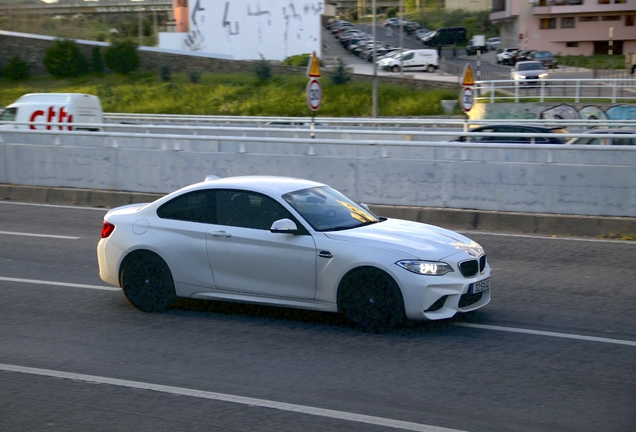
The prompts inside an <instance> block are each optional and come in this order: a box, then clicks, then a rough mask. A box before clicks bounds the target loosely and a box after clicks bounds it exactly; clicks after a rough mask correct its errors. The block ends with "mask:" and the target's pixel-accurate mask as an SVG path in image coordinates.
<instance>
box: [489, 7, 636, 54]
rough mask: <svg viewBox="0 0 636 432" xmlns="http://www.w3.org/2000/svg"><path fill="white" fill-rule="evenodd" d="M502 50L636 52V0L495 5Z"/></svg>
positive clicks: (583, 52) (495, 21)
mask: <svg viewBox="0 0 636 432" xmlns="http://www.w3.org/2000/svg"><path fill="white" fill-rule="evenodd" d="M490 20H491V21H492V22H493V23H494V24H496V25H498V26H499V28H500V35H501V39H502V45H501V48H506V47H519V48H521V49H528V50H530V49H534V50H549V51H552V53H554V54H559V53H560V54H563V55H566V54H571V55H580V54H582V55H591V54H608V53H610V52H611V53H612V54H629V53H635V52H636V0H493V6H492V11H491V13H490Z"/></svg>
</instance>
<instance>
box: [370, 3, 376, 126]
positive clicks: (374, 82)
mask: <svg viewBox="0 0 636 432" xmlns="http://www.w3.org/2000/svg"><path fill="white" fill-rule="evenodd" d="M371 7H372V8H373V11H372V13H373V20H372V28H371V36H372V37H373V91H372V97H371V99H372V104H373V118H376V117H377V116H378V64H377V63H376V62H377V45H376V39H375V33H376V31H375V24H376V16H375V13H376V8H375V0H373V1H372V2H371Z"/></svg>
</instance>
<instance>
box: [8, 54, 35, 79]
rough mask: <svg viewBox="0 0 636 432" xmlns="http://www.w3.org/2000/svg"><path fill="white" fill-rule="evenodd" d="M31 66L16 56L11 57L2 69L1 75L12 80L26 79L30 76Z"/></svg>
mask: <svg viewBox="0 0 636 432" xmlns="http://www.w3.org/2000/svg"><path fill="white" fill-rule="evenodd" d="M30 70H31V65H29V64H28V63H27V62H25V61H24V60H22V59H21V58H20V56H18V55H17V54H16V55H14V56H13V57H11V59H10V60H9V63H7V65H6V66H5V68H4V71H3V74H4V76H6V77H7V78H9V79H12V80H22V79H26V78H28V77H29V75H30V73H29V72H30Z"/></svg>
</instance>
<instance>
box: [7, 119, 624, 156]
mask: <svg viewBox="0 0 636 432" xmlns="http://www.w3.org/2000/svg"><path fill="white" fill-rule="evenodd" d="M458 123H459V122H457V121H454V122H453V121H448V124H454V125H457V124H458ZM485 123H495V122H461V123H460V124H461V125H462V131H449V130H438V131H430V130H429V131H426V130H416V129H404V130H364V129H334V128H317V129H309V128H292V129H290V128H277V127H245V126H201V125H197V126H196V129H193V127H192V125H173V124H113V123H105V124H101V125H97V124H94V123H90V124H81V123H77V124H75V123H74V124H73V126H74V127H76V128H89V127H90V128H95V127H100V128H101V129H102V130H101V131H97V132H90V131H85V130H76V131H68V130H60V128H67V127H68V123H54V122H51V123H39V124H38V126H39V127H40V128H42V127H45V126H46V125H48V126H50V127H51V130H42V129H38V130H28V129H6V128H0V142H3V139H2V134H3V133H12V132H13V133H30V132H33V133H34V134H39V135H42V134H50V135H53V136H54V140H53V144H54V145H59V144H60V143H59V137H60V136H65V135H71V136H73V135H76V136H80V135H81V136H93V137H98V136H99V137H112V138H113V142H114V143H117V139H116V138H140V137H143V138H144V139H150V140H152V139H158V140H159V139H160V140H168V141H173V142H174V143H175V144H174V145H172V147H173V148H172V149H178V148H179V144H178V142H179V141H180V140H195V141H205V140H212V141H219V140H223V141H236V142H278V143H287V144H294V143H298V144H306V143H307V142H308V141H307V140H308V139H310V140H311V141H309V142H311V143H314V144H318V145H320V144H329V145H353V146H360V145H367V146H368V145H371V146H377V145H382V146H389V147H390V146H402V147H404V146H406V147H417V146H421V145H426V146H428V145H431V144H432V145H435V144H437V145H453V144H455V145H459V144H461V145H466V144H467V143H470V144H469V145H486V146H491V145H494V144H488V143H484V142H475V141H471V138H475V137H478V136H484V137H510V138H527V137H528V134H526V133H508V132H470V133H469V132H467V131H468V125H469V124H471V125H472V124H485ZM496 123H501V122H499V121H498V122H496ZM549 123H550V125H551V126H553V125H555V124H562V125H563V124H564V123H565V122H563V121H556V120H555V121H550V122H549ZM568 123H571V121H568ZM576 123H577V128H585V127H590V126H584V125H594V126H596V127H597V126H599V124H604V125H606V126H607V127H609V125H611V127H619V126H622V127H625V126H629V127H632V128H635V129H636V121H631V122H630V121H626V122H620V121H600V122H599V121H584V120H581V121H577V122H576ZM12 124H14V125H29V124H30V123H27V122H14V123H12ZM541 124H543V125H545V124H546V121H545V120H542V121H541ZM0 125H1V124H0ZM109 128H114V129H117V131H113V130H109ZM121 129H123V130H124V131H123V132H122V131H120V130H121ZM139 129H141V131H139ZM162 129H163V130H169V132H164V133H162V132H161V130H162ZM181 132H183V133H181ZM254 134H259V135H254ZM263 134H267V135H266V136H263ZM277 134H280V135H281V136H276V135H277ZM290 134H291V135H293V136H291V137H290V136H287V135H290ZM333 135H337V136H338V137H337V138H334V137H333ZM459 136H466V137H467V138H468V139H467V141H466V142H463V143H460V142H456V141H453V140H454V139H456V138H457V137H459ZM543 137H557V138H567V139H573V138H582V137H583V138H607V134H595V133H593V132H587V133H583V132H573V133H567V134H563V133H533V134H532V136H531V137H530V138H531V141H530V143H516V144H515V143H510V144H505V143H504V144H497V145H503V146H504V147H505V146H510V145H511V146H513V147H516V146H521V147H522V148H530V147H528V146H529V145H532V146H534V145H535V139H536V138H543ZM433 138H435V139H433ZM440 138H442V139H441V140H440ZM536 145H537V148H545V146H546V145H550V144H541V143H539V144H536ZM556 145H557V146H560V145H559V144H556ZM113 146H117V147H118V146H119V144H114V145H113ZM576 147H577V148H580V147H599V146H587V145H585V146H576ZM628 148H630V149H633V150H635V151H636V147H633V148H632V147H631V146H629V147H628ZM241 152H244V151H241Z"/></svg>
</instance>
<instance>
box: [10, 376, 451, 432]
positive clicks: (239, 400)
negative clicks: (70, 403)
mask: <svg viewBox="0 0 636 432" xmlns="http://www.w3.org/2000/svg"><path fill="white" fill-rule="evenodd" d="M0 370H2V371H6V372H18V373H25V374H30V375H40V376H46V377H53V378H63V379H69V380H74V381H82V382H87V383H92V384H108V385H114V386H119V387H127V388H132V389H139V390H151V391H156V392H161V393H169V394H173V395H180V396H190V397H196V398H201V399H210V400H215V401H221V402H230V403H236V404H241V405H247V406H252V407H259V408H270V409H277V410H280V411H288V412H295V413H300V414H307V415H313V416H318V417H327V418H332V419H336V420H346V421H350V422H355V423H366V424H371V425H375V426H385V427H389V428H394V429H402V430H408V431H419V432H461V431H458V430H457V429H447V428H442V427H437V426H429V425H425V424H420V423H412V422H406V421H401V420H393V419H388V418H384V417H375V416H368V415H364V414H355V413H350V412H346V411H335V410H330V409H324V408H315V407H311V406H307V405H296V404H291V403H285V402H276V401H270V400H266V399H255V398H250V397H244V396H236V395H231V394H225V393H215V392H208V391H203V390H193V389H187V388H183V387H172V386H166V385H160V384H151V383H144V382H139V381H129V380H122V379H116V378H107V377H101V376H95V375H84V374H76V373H69V372H61V371H55V370H49V369H37V368H30V367H24V366H15V365H8V364H0Z"/></svg>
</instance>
